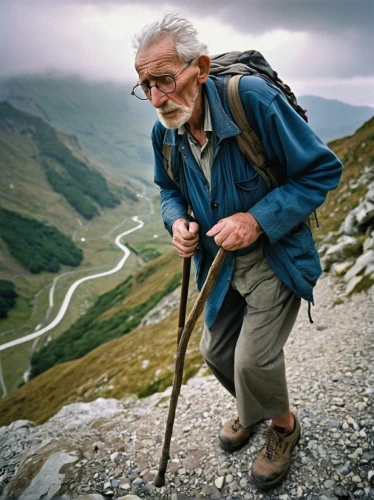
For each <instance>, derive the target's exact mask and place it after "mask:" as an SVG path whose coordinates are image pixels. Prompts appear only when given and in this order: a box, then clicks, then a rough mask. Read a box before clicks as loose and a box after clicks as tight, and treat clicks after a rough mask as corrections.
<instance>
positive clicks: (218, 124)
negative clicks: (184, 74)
mask: <svg viewBox="0 0 374 500" xmlns="http://www.w3.org/2000/svg"><path fill="white" fill-rule="evenodd" d="M203 91H204V92H205V93H206V96H207V98H208V101H209V107H210V113H211V117H212V123H213V131H214V133H215V135H216V137H217V144H218V142H220V141H221V140H222V139H225V138H226V137H232V136H234V135H239V134H240V129H239V128H238V127H237V126H236V125H235V123H234V122H233V121H232V120H231V119H230V118H229V116H228V115H227V113H226V111H225V110H224V108H223V106H222V103H221V99H220V97H219V94H218V91H217V88H216V85H215V83H214V81H213V79H212V78H208V80H207V81H206V82H205V83H204V85H203ZM177 132H178V130H177V129H166V132H165V137H164V144H168V145H170V146H176V144H177V136H178V133H177Z"/></svg>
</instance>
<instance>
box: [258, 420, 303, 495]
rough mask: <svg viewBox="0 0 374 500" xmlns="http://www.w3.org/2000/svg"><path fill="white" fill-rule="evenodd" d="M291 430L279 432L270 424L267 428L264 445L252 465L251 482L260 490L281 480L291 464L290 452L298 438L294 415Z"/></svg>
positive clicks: (277, 428) (297, 426) (272, 486)
mask: <svg viewBox="0 0 374 500" xmlns="http://www.w3.org/2000/svg"><path fill="white" fill-rule="evenodd" d="M294 418H295V424H294V428H293V430H292V432H289V433H283V432H279V427H276V426H275V425H274V424H271V425H270V427H269V428H268V430H267V434H266V442H265V446H264V447H263V448H262V450H261V451H260V453H259V455H258V457H257V459H256V461H255V463H254V464H253V467H252V482H253V484H254V485H255V486H257V487H258V488H260V489H262V490H267V489H270V488H274V487H275V486H277V485H278V484H279V483H281V482H282V480H283V478H284V476H285V475H286V474H287V472H288V469H289V468H290V464H291V454H292V450H293V449H294V447H295V446H296V445H297V443H298V442H299V439H300V433H301V431H300V423H299V421H298V420H297V418H296V417H295V415H294Z"/></svg>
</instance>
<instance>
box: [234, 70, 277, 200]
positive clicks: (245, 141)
mask: <svg viewBox="0 0 374 500" xmlns="http://www.w3.org/2000/svg"><path fill="white" fill-rule="evenodd" d="M241 77H242V75H235V76H232V77H231V78H230V79H229V80H228V84H227V99H228V103H229V107H230V111H231V113H232V115H233V118H234V120H235V123H236V124H237V126H238V127H239V128H240V135H237V136H236V137H235V138H236V141H237V143H238V146H239V149H240V151H241V152H242V153H243V154H244V155H245V156H246V157H247V158H248V160H249V161H250V162H251V165H252V167H253V168H254V169H255V171H256V172H257V173H258V174H259V175H261V177H262V178H263V179H264V181H265V183H266V185H267V187H268V189H269V191H271V190H272V189H274V188H275V187H278V186H279V182H278V180H277V179H276V177H275V175H274V174H273V172H272V171H271V169H270V168H269V167H268V166H267V165H266V160H265V156H264V153H265V151H264V147H263V145H262V142H261V141H260V139H259V138H258V136H257V134H256V132H255V131H254V130H253V128H252V127H251V126H250V124H249V123H248V120H247V117H246V114H245V112H244V109H243V104H242V101H241V99H240V94H239V83H240V79H241Z"/></svg>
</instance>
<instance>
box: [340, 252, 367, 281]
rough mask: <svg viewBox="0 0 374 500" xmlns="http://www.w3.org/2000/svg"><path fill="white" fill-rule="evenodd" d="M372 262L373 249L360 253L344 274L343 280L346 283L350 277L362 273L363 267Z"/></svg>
mask: <svg viewBox="0 0 374 500" xmlns="http://www.w3.org/2000/svg"><path fill="white" fill-rule="evenodd" d="M373 264H374V250H368V251H367V252H365V253H363V254H362V255H360V257H359V258H358V259H357V260H356V262H355V264H354V266H353V267H351V269H350V270H349V271H348V272H347V273H346V275H345V276H344V280H345V281H346V282H347V283H348V282H349V281H350V280H351V279H352V278H354V277H355V276H358V275H362V274H364V271H365V268H366V267H367V266H371V265H373Z"/></svg>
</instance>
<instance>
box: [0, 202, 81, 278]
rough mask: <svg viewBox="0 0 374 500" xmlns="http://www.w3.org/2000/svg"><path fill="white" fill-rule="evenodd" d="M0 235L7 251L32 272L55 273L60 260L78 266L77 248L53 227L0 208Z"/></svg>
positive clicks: (79, 260)
mask: <svg viewBox="0 0 374 500" xmlns="http://www.w3.org/2000/svg"><path fill="white" fill-rule="evenodd" d="M0 236H1V237H2V238H3V240H4V241H5V243H6V244H7V246H8V249H9V251H10V253H11V254H12V255H13V257H14V258H15V259H17V260H18V261H19V262H21V264H22V265H23V266H25V268H26V269H28V270H29V271H31V272H32V273H40V272H41V271H48V272H51V273H57V272H58V271H59V270H60V264H65V265H67V266H73V267H75V266H79V264H80V263H81V261H82V259H83V252H82V249H81V248H78V247H77V245H76V244H75V243H74V242H73V241H71V239H70V238H68V237H67V236H65V235H64V234H63V233H61V231H59V230H58V229H56V228H55V227H51V226H47V225H46V224H43V223H41V222H39V221H37V220H35V219H31V218H29V217H22V216H21V215H18V214H16V213H15V212H11V211H9V210H5V209H2V208H0Z"/></svg>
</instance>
